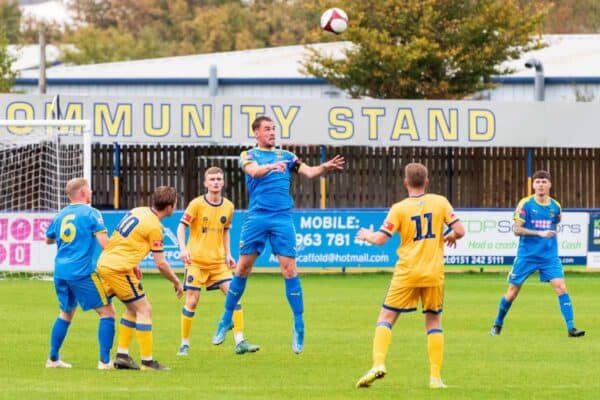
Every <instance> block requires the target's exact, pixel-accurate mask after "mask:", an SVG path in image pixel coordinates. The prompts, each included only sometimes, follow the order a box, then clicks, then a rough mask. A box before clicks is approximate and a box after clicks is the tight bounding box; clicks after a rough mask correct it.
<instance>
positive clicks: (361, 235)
mask: <svg viewBox="0 0 600 400" xmlns="http://www.w3.org/2000/svg"><path fill="white" fill-rule="evenodd" d="M372 234H373V229H371V228H369V229H367V228H360V230H359V231H358V233H357V234H356V238H357V239H358V240H362V241H363V242H368V240H367V239H368V238H369V236H371V235H372Z"/></svg>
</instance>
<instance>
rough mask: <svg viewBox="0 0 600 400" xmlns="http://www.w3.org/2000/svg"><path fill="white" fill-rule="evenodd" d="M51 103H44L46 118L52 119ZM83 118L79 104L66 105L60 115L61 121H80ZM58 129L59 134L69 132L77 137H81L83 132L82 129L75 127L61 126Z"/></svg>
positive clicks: (81, 105) (81, 106) (81, 107)
mask: <svg viewBox="0 0 600 400" xmlns="http://www.w3.org/2000/svg"><path fill="white" fill-rule="evenodd" d="M53 111H54V110H53V109H52V103H46V118H47V119H52V112H53ZM82 118H83V104H81V103H68V104H67V107H66V109H65V111H64V113H63V115H62V119H66V120H70V119H82ZM58 129H59V133H60V134H68V133H69V131H72V132H73V133H75V134H77V135H81V134H82V132H83V127H81V126H75V127H68V126H61V127H60V128H58Z"/></svg>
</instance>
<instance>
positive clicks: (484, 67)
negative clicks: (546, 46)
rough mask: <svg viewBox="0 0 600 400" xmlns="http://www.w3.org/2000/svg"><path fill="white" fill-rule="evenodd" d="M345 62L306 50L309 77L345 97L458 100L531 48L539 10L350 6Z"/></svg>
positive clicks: (430, 2)
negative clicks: (323, 81)
mask: <svg viewBox="0 0 600 400" xmlns="http://www.w3.org/2000/svg"><path fill="white" fill-rule="evenodd" d="M347 9H348V10H352V11H351V12H350V11H349V13H350V27H349V29H348V31H347V32H346V33H345V34H344V35H343V36H342V37H343V39H345V40H349V41H351V42H352V43H353V44H354V45H353V47H352V48H350V49H349V50H347V51H346V57H347V58H346V60H335V59H333V58H332V57H330V56H327V55H321V54H319V53H317V52H315V51H313V54H312V56H311V57H310V59H309V60H308V61H307V62H306V64H305V67H306V70H307V72H308V73H310V74H312V75H315V76H319V77H323V78H326V79H327V80H328V81H330V82H331V83H333V84H334V85H336V86H337V87H339V88H342V89H345V90H347V91H348V92H349V93H350V95H351V96H352V97H363V96H368V97H374V98H382V99H386V98H407V99H457V98H463V97H465V96H467V95H469V94H472V93H474V92H476V91H478V90H481V89H484V88H485V87H486V84H485V82H486V81H488V79H489V77H490V76H491V75H498V74H504V73H507V72H510V71H509V70H507V69H505V68H503V67H501V66H500V65H501V63H502V62H503V61H506V60H509V59H514V58H518V56H519V54H520V53H521V52H523V51H526V50H529V49H532V48H534V47H535V46H538V45H539V43H538V42H537V41H536V40H532V36H534V35H535V34H536V33H539V27H540V24H541V21H542V18H543V16H544V10H541V11H536V10H533V9H531V8H521V7H519V6H518V5H517V4H516V3H515V2H514V1H504V0H470V1H464V0H408V1H405V0H385V1H383V0H361V1H358V0H355V1H353V2H352V6H351V7H347Z"/></svg>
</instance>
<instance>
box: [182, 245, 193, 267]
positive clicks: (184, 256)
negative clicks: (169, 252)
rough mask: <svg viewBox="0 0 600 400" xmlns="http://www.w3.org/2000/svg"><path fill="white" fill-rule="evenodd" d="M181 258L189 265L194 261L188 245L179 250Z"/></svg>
mask: <svg viewBox="0 0 600 400" xmlns="http://www.w3.org/2000/svg"><path fill="white" fill-rule="evenodd" d="M179 259H180V260H181V261H182V262H183V263H184V264H185V265H189V264H191V263H192V255H191V254H190V251H189V250H188V249H187V247H182V248H181V251H180V252H179Z"/></svg>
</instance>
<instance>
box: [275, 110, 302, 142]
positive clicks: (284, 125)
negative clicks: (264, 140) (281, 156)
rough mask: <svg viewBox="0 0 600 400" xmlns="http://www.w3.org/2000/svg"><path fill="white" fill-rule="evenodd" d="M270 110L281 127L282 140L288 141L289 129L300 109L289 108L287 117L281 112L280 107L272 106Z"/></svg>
mask: <svg viewBox="0 0 600 400" xmlns="http://www.w3.org/2000/svg"><path fill="white" fill-rule="evenodd" d="M272 108H273V112H274V113H275V118H276V119H277V122H279V125H281V137H282V138H283V139H289V138H290V136H291V133H290V131H291V129H290V127H291V125H292V122H293V121H294V118H296V115H298V111H299V110H300V107H298V106H291V107H290V109H289V111H288V113H287V115H286V114H285V113H284V112H283V110H282V108H281V107H280V106H273V107H272Z"/></svg>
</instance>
